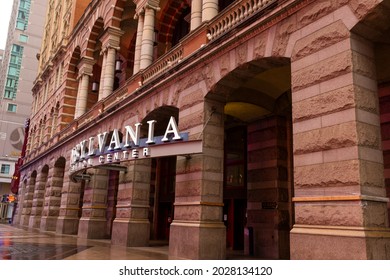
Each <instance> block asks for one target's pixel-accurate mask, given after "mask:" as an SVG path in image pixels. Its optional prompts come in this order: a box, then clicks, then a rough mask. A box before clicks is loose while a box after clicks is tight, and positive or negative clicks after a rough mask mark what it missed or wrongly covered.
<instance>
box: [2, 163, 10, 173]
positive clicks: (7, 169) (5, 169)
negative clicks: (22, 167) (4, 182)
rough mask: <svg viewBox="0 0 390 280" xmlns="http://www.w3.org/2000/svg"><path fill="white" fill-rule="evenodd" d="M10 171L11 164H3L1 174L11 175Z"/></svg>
mask: <svg viewBox="0 0 390 280" xmlns="http://www.w3.org/2000/svg"><path fill="white" fill-rule="evenodd" d="M10 169H11V165H9V164H2V165H1V169H0V173H1V174H9V171H10Z"/></svg>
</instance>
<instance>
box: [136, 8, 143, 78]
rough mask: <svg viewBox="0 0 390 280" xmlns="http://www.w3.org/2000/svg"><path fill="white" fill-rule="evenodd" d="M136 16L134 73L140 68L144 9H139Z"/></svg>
mask: <svg viewBox="0 0 390 280" xmlns="http://www.w3.org/2000/svg"><path fill="white" fill-rule="evenodd" d="M137 17H138V28H137V38H136V41H135V53H134V71H133V72H134V74H136V73H138V72H139V70H140V62H141V45H142V33H143V30H144V17H145V13H144V10H141V12H139V13H138V14H137Z"/></svg>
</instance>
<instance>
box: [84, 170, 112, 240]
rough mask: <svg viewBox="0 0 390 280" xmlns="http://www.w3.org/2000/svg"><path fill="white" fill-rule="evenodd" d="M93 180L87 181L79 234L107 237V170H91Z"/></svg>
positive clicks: (89, 236)
mask: <svg viewBox="0 0 390 280" xmlns="http://www.w3.org/2000/svg"><path fill="white" fill-rule="evenodd" d="M88 173H91V174H92V175H91V180H90V181H86V183H85V189H84V196H83V206H82V216H81V218H80V221H79V229H78V236H79V237H82V238H92V239H97V238H106V237H107V236H106V227H107V219H106V209H107V187H108V172H107V170H99V169H95V170H91V171H88Z"/></svg>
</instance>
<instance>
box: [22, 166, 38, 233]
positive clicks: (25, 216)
mask: <svg viewBox="0 0 390 280" xmlns="http://www.w3.org/2000/svg"><path fill="white" fill-rule="evenodd" d="M29 175H30V176H29V179H28V181H27V185H26V188H25V192H24V201H23V210H22V216H21V218H20V224H21V225H22V226H28V225H29V222H30V215H31V209H32V203H33V197H34V189H35V181H36V176H37V175H36V173H35V172H34V173H33V174H31V173H30V174H29Z"/></svg>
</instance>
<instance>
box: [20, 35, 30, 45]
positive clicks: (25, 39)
mask: <svg viewBox="0 0 390 280" xmlns="http://www.w3.org/2000/svg"><path fill="white" fill-rule="evenodd" d="M27 40H28V36H27V35H24V34H20V36H19V41H20V42H23V43H27Z"/></svg>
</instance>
